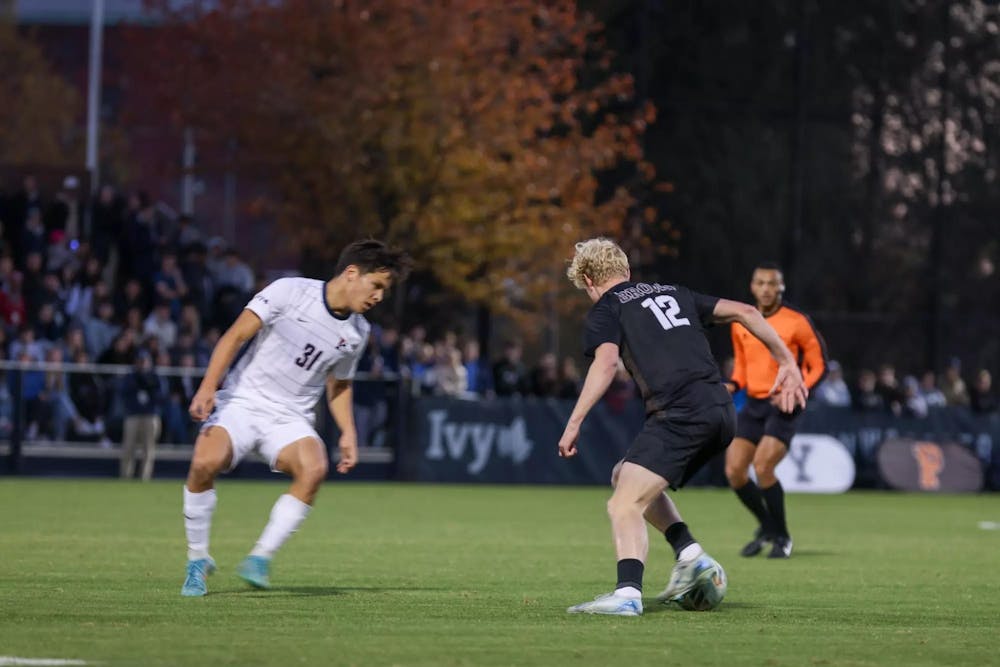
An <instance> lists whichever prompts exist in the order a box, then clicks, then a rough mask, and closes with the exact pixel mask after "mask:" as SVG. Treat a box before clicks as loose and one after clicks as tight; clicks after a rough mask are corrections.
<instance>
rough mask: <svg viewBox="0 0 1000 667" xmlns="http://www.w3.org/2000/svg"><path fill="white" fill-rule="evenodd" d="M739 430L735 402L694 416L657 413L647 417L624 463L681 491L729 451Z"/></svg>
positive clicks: (713, 407) (712, 407) (667, 412)
mask: <svg viewBox="0 0 1000 667" xmlns="http://www.w3.org/2000/svg"><path fill="white" fill-rule="evenodd" d="M735 427H736V410H735V408H733V404H732V403H727V404H725V405H713V406H711V407H708V408H706V409H705V410H703V411H702V412H699V413H696V414H694V415H685V416H678V415H670V414H669V411H666V412H661V413H654V414H652V415H650V416H649V417H647V418H646V423H645V425H644V426H643V427H642V431H640V432H639V435H637V436H636V438H635V440H634V441H633V442H632V446H631V447H629V450H628V451H627V452H626V453H625V459H624V460H625V461H628V462H629V463H634V464H636V465H640V466H642V467H643V468H646V469H647V470H651V471H653V472H655V473H656V474H657V475H659V476H660V477H662V478H664V479H665V480H667V483H668V484H669V485H670V488H671V489H678V488H680V487H682V486H684V485H685V484H686V483H687V481H688V480H689V479H691V477H692V476H693V475H694V474H695V473H696V472H698V470H699V469H700V468H701V467H702V466H703V465H705V464H706V463H707V462H708V461H709V460H710V459H711V458H712V457H714V456H715V455H717V454H718V453H719V452H722V451H725V449H726V447H728V446H729V443H730V442H732V439H733V432H734V431H735Z"/></svg>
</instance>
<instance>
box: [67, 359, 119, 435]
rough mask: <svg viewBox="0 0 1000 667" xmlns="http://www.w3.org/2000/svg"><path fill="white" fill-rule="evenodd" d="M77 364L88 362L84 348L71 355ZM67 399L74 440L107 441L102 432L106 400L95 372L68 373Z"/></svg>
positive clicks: (100, 381)
mask: <svg viewBox="0 0 1000 667" xmlns="http://www.w3.org/2000/svg"><path fill="white" fill-rule="evenodd" d="M72 359H73V362H74V363H77V364H89V363H90V355H88V354H87V352H86V351H85V350H80V351H78V352H77V353H76V354H75V355H74V356H73V357H72ZM68 384H69V399H70V402H71V403H72V405H73V409H74V411H75V418H74V419H73V422H72V431H73V438H74V440H101V441H102V443H109V442H110V441H109V440H108V439H107V436H106V435H105V433H104V413H105V410H106V409H107V407H108V406H107V400H106V395H105V390H104V382H103V381H102V380H101V378H100V376H98V375H97V374H96V373H81V372H77V373H70V374H69V382H68Z"/></svg>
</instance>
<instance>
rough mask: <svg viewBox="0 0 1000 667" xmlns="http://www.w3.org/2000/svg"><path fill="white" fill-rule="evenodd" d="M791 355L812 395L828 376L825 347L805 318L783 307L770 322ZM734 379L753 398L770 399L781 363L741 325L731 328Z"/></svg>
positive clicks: (771, 317) (735, 324) (772, 315)
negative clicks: (826, 375)
mask: <svg viewBox="0 0 1000 667" xmlns="http://www.w3.org/2000/svg"><path fill="white" fill-rule="evenodd" d="M767 323H768V324H770V325H771V326H772V327H774V330H775V331H777V332H778V335H779V336H780V337H781V340H782V341H784V343H785V345H787V346H788V349H789V350H791V351H792V355H793V356H794V357H795V358H796V359H798V360H799V368H800V369H801V370H802V377H803V378H804V379H805V382H806V386H807V387H809V390H810V391H811V390H812V388H813V387H815V386H816V385H817V384H818V383H819V381H820V380H822V379H823V375H824V374H825V373H826V345H825V344H824V343H823V339H822V337H821V336H820V335H819V333H818V332H817V331H816V329H815V327H813V325H812V322H811V321H810V320H809V318H808V317H806V316H805V315H804V314H802V313H800V312H799V311H797V310H794V309H792V308H789V307H788V306H784V305H783V306H781V307H780V308H778V310H776V311H775V312H774V313H773V314H771V315H770V316H769V317H768V318H767ZM731 333H732V336H733V377H732V378H731V380H732V382H734V383H735V384H736V386H737V387H738V388H744V387H745V388H746V390H747V395H748V396H751V397H752V398H767V394H768V392H769V391H771V386H772V385H773V384H774V378H775V377H777V375H778V362H777V361H775V360H774V357H772V356H771V352H770V351H769V350H768V349H767V346H766V345H764V343H762V342H760V341H759V340H757V338H756V337H755V336H754V335H753V334H752V333H750V332H749V331H747V329H746V327H744V326H743V325H742V324H739V323H738V322H734V323H733V325H732V329H731Z"/></svg>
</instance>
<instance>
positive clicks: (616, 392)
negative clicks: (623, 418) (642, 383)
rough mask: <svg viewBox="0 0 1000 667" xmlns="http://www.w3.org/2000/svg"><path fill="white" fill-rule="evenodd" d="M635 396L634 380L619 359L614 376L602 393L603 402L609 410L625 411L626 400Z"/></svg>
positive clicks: (617, 412) (615, 411) (614, 411)
mask: <svg viewBox="0 0 1000 667" xmlns="http://www.w3.org/2000/svg"><path fill="white" fill-rule="evenodd" d="M635 396H636V391H635V382H633V380H632V376H631V375H629V372H628V370H626V368H625V364H624V363H622V361H621V359H619V360H618V370H617V371H616V372H615V377H614V379H613V380H612V381H611V385H610V386H609V387H608V391H607V392H605V394H604V402H605V403H607V404H608V407H609V408H610V409H611V412H613V413H615V414H621V413H622V412H624V411H625V406H626V405H628V402H629V401H631V400H632V399H633V398H635Z"/></svg>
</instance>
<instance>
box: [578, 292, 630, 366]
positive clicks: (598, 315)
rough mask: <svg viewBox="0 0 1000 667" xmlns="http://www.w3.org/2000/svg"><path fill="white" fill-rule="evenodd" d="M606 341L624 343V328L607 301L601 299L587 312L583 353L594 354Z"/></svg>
mask: <svg viewBox="0 0 1000 667" xmlns="http://www.w3.org/2000/svg"><path fill="white" fill-rule="evenodd" d="M604 343H614V344H615V345H618V346H619V347H620V346H621V344H622V328H621V323H620V322H619V321H618V316H617V314H616V313H615V312H614V310H613V309H612V307H611V305H610V304H608V302H607V301H604V300H602V301H599V302H598V303H597V304H595V305H594V307H593V308H591V309H590V312H589V313H587V321H586V323H585V324H584V332H583V353H584V355H586V356H588V357H593V356H594V351H595V350H597V348H598V347H600V346H601V345H602V344H604Z"/></svg>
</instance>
